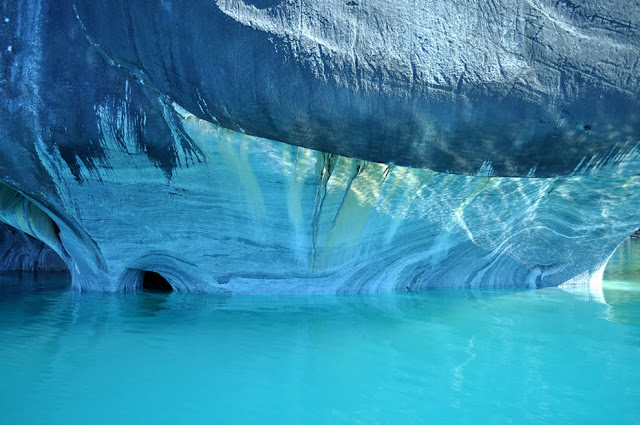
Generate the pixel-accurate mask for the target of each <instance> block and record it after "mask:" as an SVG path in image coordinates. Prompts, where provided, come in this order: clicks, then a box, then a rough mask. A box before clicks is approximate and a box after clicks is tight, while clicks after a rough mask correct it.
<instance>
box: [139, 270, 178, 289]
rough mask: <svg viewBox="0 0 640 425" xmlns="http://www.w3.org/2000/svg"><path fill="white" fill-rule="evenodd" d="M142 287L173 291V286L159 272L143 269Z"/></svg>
mask: <svg viewBox="0 0 640 425" xmlns="http://www.w3.org/2000/svg"><path fill="white" fill-rule="evenodd" d="M142 289H143V290H145V291H151V292H173V286H171V284H170V283H169V281H168V280H167V279H165V278H164V277H162V275H161V274H160V273H156V272H150V271H146V270H145V271H144V272H143V276H142Z"/></svg>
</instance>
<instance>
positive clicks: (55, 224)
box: [52, 221, 62, 242]
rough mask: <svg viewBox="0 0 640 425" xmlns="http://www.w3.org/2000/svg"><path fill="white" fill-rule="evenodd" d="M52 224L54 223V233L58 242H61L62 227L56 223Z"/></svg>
mask: <svg viewBox="0 0 640 425" xmlns="http://www.w3.org/2000/svg"><path fill="white" fill-rule="evenodd" d="M52 223H53V232H54V233H55V235H56V236H57V237H58V240H59V241H60V226H58V224H57V223H56V222H55V221H52ZM61 242H62V241H61Z"/></svg>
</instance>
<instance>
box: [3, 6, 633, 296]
mask: <svg viewBox="0 0 640 425" xmlns="http://www.w3.org/2000/svg"><path fill="white" fill-rule="evenodd" d="M2 15H3V16H2V17H0V18H2V19H3V21H0V41H3V42H4V44H5V45H6V46H0V48H2V49H3V52H2V62H1V68H0V69H1V71H2V76H1V78H2V80H0V90H2V94H3V100H2V102H0V137H1V138H2V143H0V182H1V183H2V186H0V189H1V190H0V194H2V196H3V197H4V198H2V199H4V201H2V202H4V203H5V204H6V205H11V206H12V208H5V210H6V211H5V212H4V213H2V214H0V220H2V221H3V222H4V223H8V224H9V225H11V226H12V227H13V228H15V229H19V230H20V231H21V232H24V233H26V234H29V235H32V236H34V237H36V238H38V239H39V240H41V241H43V242H44V243H46V244H47V245H48V246H50V247H51V249H52V250H53V251H55V252H56V253H57V254H58V255H59V256H60V258H62V259H63V261H65V263H66V264H67V265H68V267H69V270H70V271H71V273H72V277H73V284H74V286H75V287H77V288H82V289H95V290H109V291H111V290H122V289H134V288H136V287H139V286H140V283H141V279H142V272H143V271H144V270H147V271H154V272H158V273H160V274H161V275H163V276H164V277H165V278H166V279H167V280H168V281H169V282H170V283H171V284H172V285H173V287H174V288H176V289H180V290H200V291H208V292H215V291H224V292H233V293H238V292H251V293H255V292H263V293H264V292H278V293H282V292H285V293H294V292H295V293H300V292H321V293H335V292H352V291H378V290H397V289H406V288H409V289H420V288H425V287H432V286H528V287H535V286H547V285H560V284H564V283H567V282H570V283H586V282H590V281H591V280H593V278H594V277H595V278H596V280H597V276H598V273H599V271H600V270H601V269H602V267H603V266H604V264H606V261H607V259H608V257H609V256H610V254H611V253H612V252H613V250H614V249H615V247H616V246H617V245H618V244H619V243H620V242H621V241H622V240H624V239H625V238H626V237H627V236H628V235H629V234H630V233H632V232H633V231H634V230H636V229H637V228H638V227H640V216H638V215H637V208H636V206H637V205H638V203H637V202H638V199H637V198H638V197H639V196H640V191H639V190H638V183H639V181H638V179H639V178H640V176H639V170H640V162H639V161H638V153H639V152H638V144H639V143H640V117H639V114H638V111H639V110H640V108H639V106H640V101H639V100H638V99H640V97H639V96H638V94H639V92H640V69H639V68H638V66H637V65H638V58H639V53H638V52H640V37H639V36H638V24H639V23H640V6H639V5H638V3H637V2H627V1H612V2H610V3H609V4H607V5H595V4H593V3H592V2H586V1H584V2H582V1H572V2H569V1H563V2H548V1H506V0H505V1H500V2H494V1H489V2H480V3H476V4H473V5H470V4H469V3H468V2H457V1H437V2H430V3H429V4H427V3H425V4H424V5H420V4H418V5H416V4H415V3H413V2H412V3H408V2H386V1H367V2H361V1H348V2H344V1H343V2H338V1H334V0H331V1H327V2H306V1H264V0H261V1H251V2H250V1H239V0H228V1H222V0H220V1H217V2H212V1H204V0H202V1H200V0H196V1H193V2H189V4H183V3H181V2H173V1H169V0H165V1H161V2H159V3H153V4H151V3H150V2H144V4H135V5H134V4H133V3H131V2H125V1H110V2H102V3H95V2H69V1H64V0H63V1H55V2H54V1H24V2H15V3H7V4H5V5H4V6H2ZM16 206H21V207H20V208H22V210H20V208H17V207H16ZM5 251H6V250H5ZM6 252H8V251H6Z"/></svg>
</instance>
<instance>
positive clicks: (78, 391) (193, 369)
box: [0, 241, 640, 425]
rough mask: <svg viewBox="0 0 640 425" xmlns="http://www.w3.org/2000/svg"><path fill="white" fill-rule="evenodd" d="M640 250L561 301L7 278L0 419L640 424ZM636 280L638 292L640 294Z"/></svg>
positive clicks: (546, 296) (0, 293) (0, 294)
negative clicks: (135, 288) (109, 285)
mask: <svg viewBox="0 0 640 425" xmlns="http://www.w3.org/2000/svg"><path fill="white" fill-rule="evenodd" d="M634 247H637V248H640V244H638V243H637V242H635V241H634V242H629V243H628V244H627V245H623V247H622V248H621V250H620V251H619V252H618V253H617V254H616V256H615V257H614V258H612V261H611V266H610V267H609V268H608V269H607V271H606V273H605V278H606V281H605V285H604V294H605V299H606V304H605V303H602V302H601V299H596V298H593V299H590V298H588V297H585V296H583V295H581V296H578V295H576V294H572V293H568V292H565V291H563V290H561V289H558V288H546V289H540V290H533V291H486V290H473V291H472V290H452V291H447V290H433V291H427V292H424V293H402V294H379V295H345V296H217V295H199V294H188V293H170V294H159V293H142V292H141V293H137V294H98V293H76V292H71V291H69V290H68V287H69V282H68V278H67V277H66V276H65V275H60V274H36V275H34V274H23V275H1V276H0V317H1V318H2V320H1V321H0V340H1V341H2V344H0V376H1V377H2V379H0V400H2V401H1V403H2V409H0V423H2V424H5V423H6V424H14V423H15V424H18V423H19V424H47V425H50V424H52V425H55V424H66V425H69V424H80V423H82V424H85V423H92V424H114V423H118V424H127V423H131V424H134V423H135V424H139V423H154V424H176V423H190V424H198V423H202V424H209V423H256V424H257V423H260V424H263V423H278V424H283V423H284V424H289V423H291V424H294V423H295V424H299V423H305V424H326V423H365V424H369V423H381V424H405V423H482V424H491V423H496V424H497V423H519V424H526V423H532V424H533V423H535V424H539V423H576V424H577V423H580V424H582V423H616V424H621V423H622V424H623V423H637V422H634V421H637V419H638V418H639V417H640V404H639V403H638V400H640V367H639V366H638V365H639V362H638V360H639V359H640V320H639V312H640V299H639V298H638V294H639V293H640V291H639V290H638V287H639V286H640V285H638V284H637V283H635V282H637V281H638V279H637V277H638V270H640V249H637V248H634ZM631 279H636V281H635V282H634V281H632V280H631Z"/></svg>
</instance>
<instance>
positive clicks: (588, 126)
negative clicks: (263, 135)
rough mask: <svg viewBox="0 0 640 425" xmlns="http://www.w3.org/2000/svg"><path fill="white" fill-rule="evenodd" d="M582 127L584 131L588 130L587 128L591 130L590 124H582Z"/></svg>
mask: <svg viewBox="0 0 640 425" xmlns="http://www.w3.org/2000/svg"><path fill="white" fill-rule="evenodd" d="M582 128H584V131H589V130H591V126H590V125H585V126H584V127H582Z"/></svg>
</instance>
